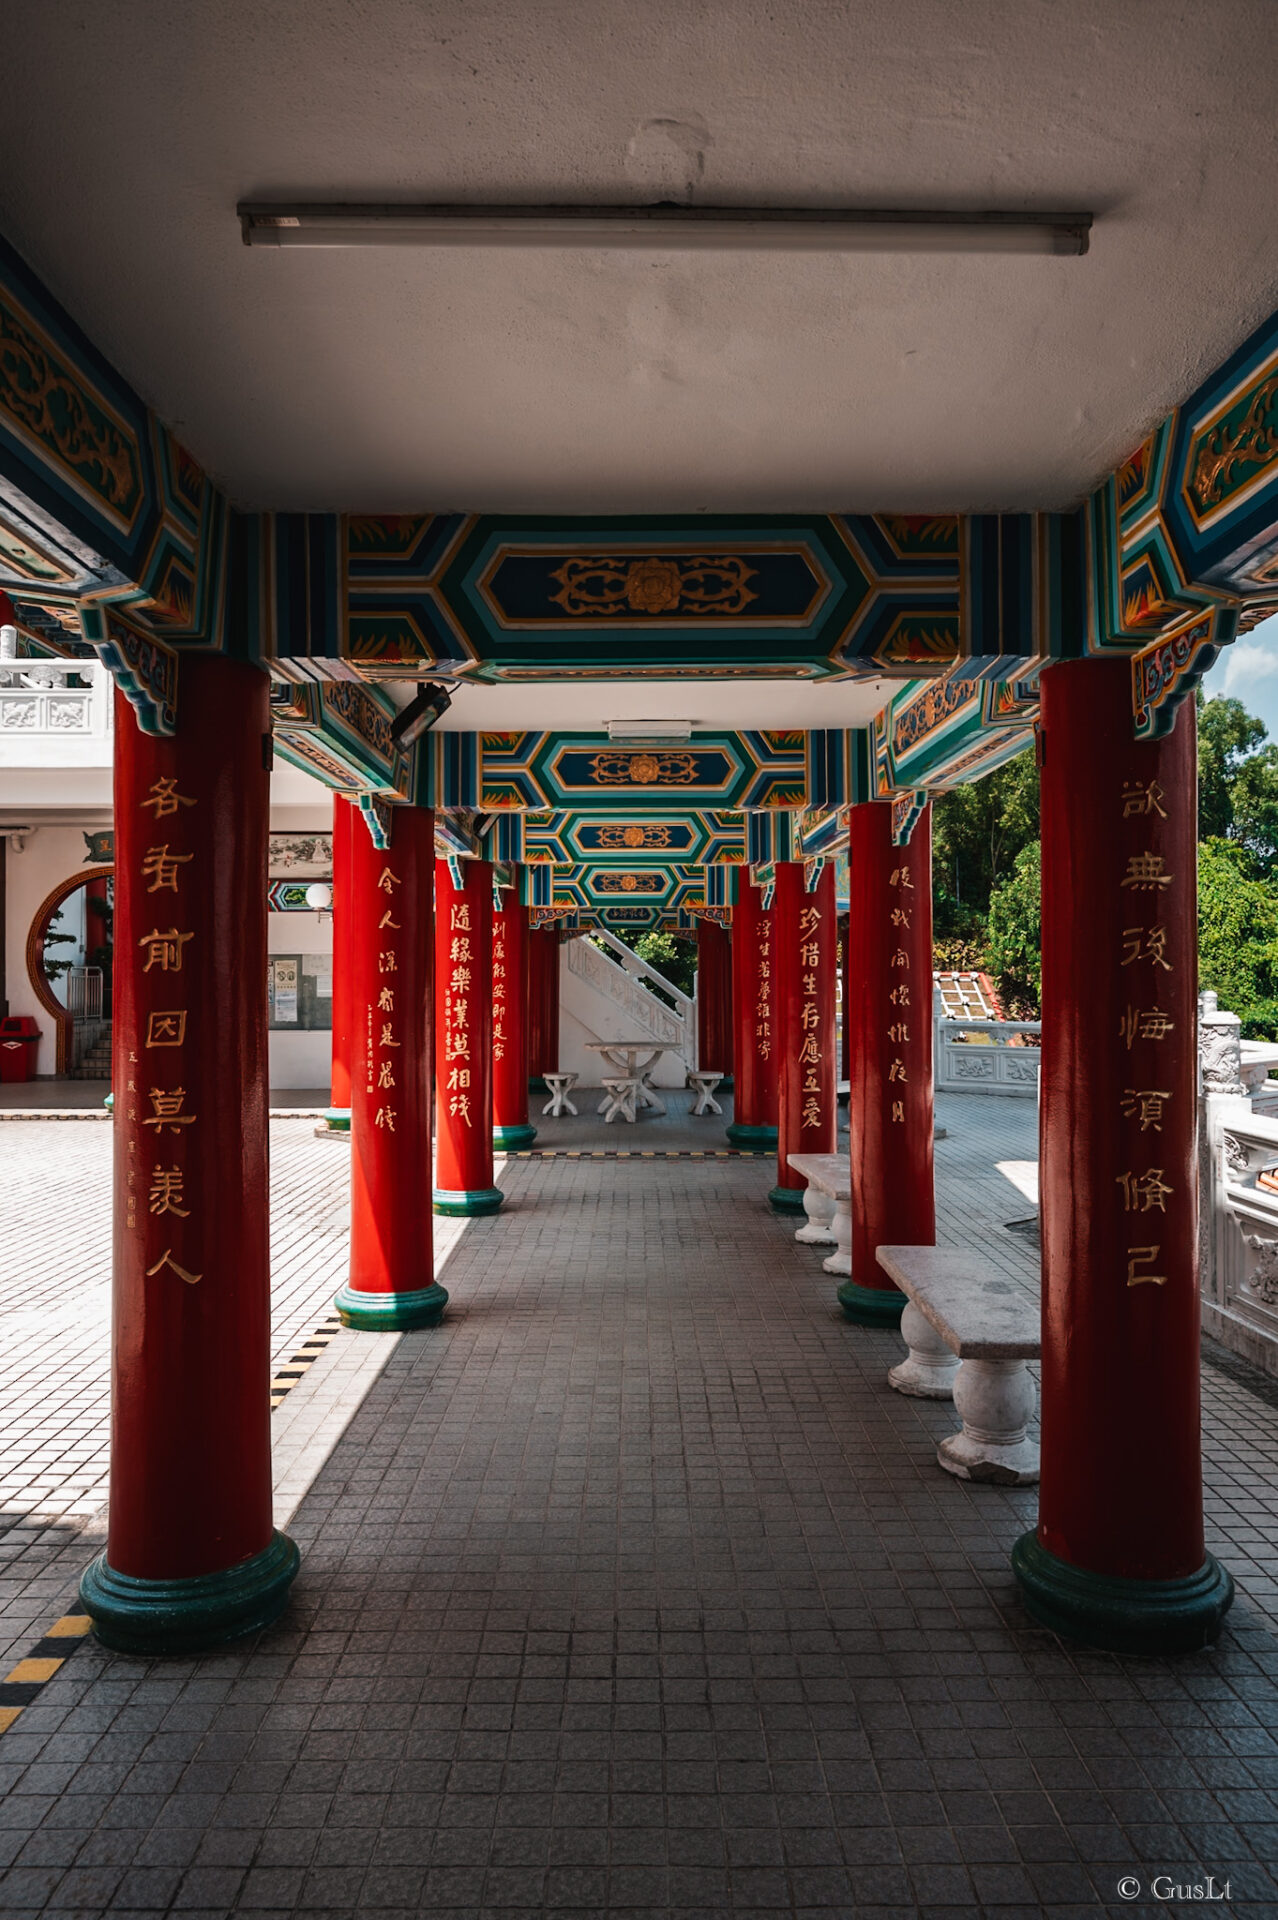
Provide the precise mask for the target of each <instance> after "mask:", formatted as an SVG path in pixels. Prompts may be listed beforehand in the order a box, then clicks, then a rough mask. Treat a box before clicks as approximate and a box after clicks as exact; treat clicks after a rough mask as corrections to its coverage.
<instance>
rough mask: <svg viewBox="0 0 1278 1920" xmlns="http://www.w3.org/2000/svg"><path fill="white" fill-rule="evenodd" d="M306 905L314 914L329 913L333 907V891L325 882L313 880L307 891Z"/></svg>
mask: <svg viewBox="0 0 1278 1920" xmlns="http://www.w3.org/2000/svg"><path fill="white" fill-rule="evenodd" d="M306 904H307V906H308V907H309V908H310V910H311V912H312V913H328V912H329V911H330V910H331V908H332V905H333V889H332V888H331V887H330V886H329V885H328V884H327V882H326V881H324V880H312V882H311V884H310V886H309V887H308V888H307V889H306Z"/></svg>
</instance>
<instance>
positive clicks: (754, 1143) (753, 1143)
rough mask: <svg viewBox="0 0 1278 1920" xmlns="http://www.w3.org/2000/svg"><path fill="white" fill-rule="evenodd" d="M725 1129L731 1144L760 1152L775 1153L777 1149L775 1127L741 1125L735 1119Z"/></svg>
mask: <svg viewBox="0 0 1278 1920" xmlns="http://www.w3.org/2000/svg"><path fill="white" fill-rule="evenodd" d="M723 1131H724V1132H725V1134H726V1135H727V1136H728V1144H729V1146H733V1147H746V1148H750V1149H753V1150H754V1151H755V1152H758V1153H775V1151H776V1144H777V1130H776V1128H775V1127H745V1126H741V1127H739V1126H738V1125H737V1123H736V1121H735V1120H734V1121H733V1122H732V1125H731V1126H730V1127H725V1128H724V1130H723Z"/></svg>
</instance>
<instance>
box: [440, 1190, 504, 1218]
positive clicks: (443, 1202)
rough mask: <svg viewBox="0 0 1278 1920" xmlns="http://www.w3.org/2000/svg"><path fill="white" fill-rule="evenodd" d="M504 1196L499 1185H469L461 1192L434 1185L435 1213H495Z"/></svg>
mask: <svg viewBox="0 0 1278 1920" xmlns="http://www.w3.org/2000/svg"><path fill="white" fill-rule="evenodd" d="M505 1198H506V1196H505V1194H504V1193H503V1192H502V1190H501V1188H500V1187H471V1188H470V1189H468V1190H467V1191H464V1192H462V1193H448V1192H446V1191H445V1190H444V1188H443V1187H436V1189H435V1193H434V1207H435V1211H436V1213H446V1214H476V1213H496V1212H497V1209H498V1208H499V1207H500V1206H501V1203H502V1201H503V1200H504V1199H505Z"/></svg>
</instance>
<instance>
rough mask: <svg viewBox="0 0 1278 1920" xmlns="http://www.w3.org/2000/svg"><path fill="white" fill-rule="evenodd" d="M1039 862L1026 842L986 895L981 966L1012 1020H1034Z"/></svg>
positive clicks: (1039, 974) (1038, 976) (1038, 981)
mask: <svg viewBox="0 0 1278 1920" xmlns="http://www.w3.org/2000/svg"><path fill="white" fill-rule="evenodd" d="M1041 886H1042V861H1041V858H1040V849H1039V843H1038V841H1037V840H1031V841H1030V842H1029V844H1028V845H1027V846H1024V847H1022V848H1021V850H1020V852H1019V853H1018V854H1017V856H1016V865H1015V866H1014V867H1013V869H1012V871H1011V873H1010V874H1009V875H1008V877H1007V879H1006V880H1005V881H1004V882H1003V884H1002V885H1001V886H999V887H996V888H995V890H994V892H993V894H992V895H991V898H990V912H989V934H988V937H987V940H986V945H985V965H986V967H987V968H988V970H989V972H990V973H992V974H993V975H994V976H995V978H996V980H997V983H998V990H999V998H1000V1000H1001V1001H1002V1002H1003V1008H1004V1011H1005V1012H1006V1013H1007V1015H1008V1017H1009V1019H1012V1020H1037V1019H1038V1015H1039V1007H1040V1004H1041V999H1042V988H1043V958H1042V945H1043V915H1042V905H1041Z"/></svg>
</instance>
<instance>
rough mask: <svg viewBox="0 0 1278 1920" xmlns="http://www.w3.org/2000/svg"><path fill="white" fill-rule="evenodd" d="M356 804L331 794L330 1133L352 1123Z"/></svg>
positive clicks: (328, 1120)
mask: <svg viewBox="0 0 1278 1920" xmlns="http://www.w3.org/2000/svg"><path fill="white" fill-rule="evenodd" d="M357 812H358V808H357V807H356V806H355V805H354V803H353V802H352V801H350V800H348V799H347V798H346V797H345V795H344V794H340V793H335V794H334V795H333V1064H332V1080H331V1086H330V1092H329V1109H328V1112H327V1113H326V1114H325V1116H324V1119H325V1123H326V1125H327V1127H328V1129H329V1131H330V1132H331V1133H349V1131H350V1125H351V1018H352V1016H351V831H352V826H351V823H352V821H353V820H354V818H355V816H356V814H357Z"/></svg>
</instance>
